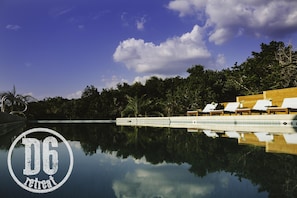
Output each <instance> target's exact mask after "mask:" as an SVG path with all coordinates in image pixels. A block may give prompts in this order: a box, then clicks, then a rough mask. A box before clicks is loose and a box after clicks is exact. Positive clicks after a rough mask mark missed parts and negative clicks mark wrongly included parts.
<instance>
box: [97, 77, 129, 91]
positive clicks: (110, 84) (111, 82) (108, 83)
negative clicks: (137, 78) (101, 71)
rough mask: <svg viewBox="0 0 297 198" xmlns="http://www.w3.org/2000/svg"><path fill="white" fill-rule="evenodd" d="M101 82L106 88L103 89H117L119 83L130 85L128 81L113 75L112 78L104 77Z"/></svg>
mask: <svg viewBox="0 0 297 198" xmlns="http://www.w3.org/2000/svg"><path fill="white" fill-rule="evenodd" d="M101 82H103V84H104V86H102V88H116V87H117V85H118V84H119V83H124V82H126V83H128V80H126V79H124V78H121V77H119V76H116V75H113V76H111V78H105V77H104V76H103V77H102V78H101Z"/></svg>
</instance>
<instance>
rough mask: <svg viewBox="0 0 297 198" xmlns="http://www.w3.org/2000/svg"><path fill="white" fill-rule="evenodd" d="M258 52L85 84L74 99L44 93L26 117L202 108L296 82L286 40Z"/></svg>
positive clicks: (295, 54)
mask: <svg viewBox="0 0 297 198" xmlns="http://www.w3.org/2000/svg"><path fill="white" fill-rule="evenodd" d="M260 47H261V51H260V52H252V53H251V56H250V57H248V58H247V59H246V61H244V62H243V63H241V64H238V63H235V64H234V65H233V66H232V67H230V68H227V69H223V70H220V71H217V70H210V69H205V68H204V66H202V65H194V66H192V67H191V68H189V69H188V70H187V72H188V74H189V75H188V76H187V77H186V78H183V77H179V76H177V77H172V78H166V79H161V78H158V77H151V78H150V79H148V80H147V81H146V82H145V84H141V83H139V82H138V83H134V84H132V85H129V84H127V83H122V84H118V85H117V87H116V88H111V89H103V90H102V91H100V92H99V91H98V90H97V88H96V87H95V86H93V85H88V86H86V88H85V89H84V91H83V94H82V96H81V98H79V99H72V100H69V99H66V98H62V97H54V98H46V99H44V100H42V101H37V102H31V103H29V107H28V110H27V112H26V116H27V117H28V118H29V119H115V118H116V117H121V116H173V115H183V114H185V112H186V111H187V110H195V109H199V108H200V109H201V108H203V107H204V106H205V104H207V103H210V102H213V101H215V102H228V101H235V98H236V96H238V95H248V94H257V93H261V92H262V91H264V90H270V89H278V88H287V87H294V86H297V51H294V50H293V47H292V46H291V45H288V46H286V45H285V44H284V43H283V42H276V41H271V42H270V43H269V44H264V43H262V44H261V45H260Z"/></svg>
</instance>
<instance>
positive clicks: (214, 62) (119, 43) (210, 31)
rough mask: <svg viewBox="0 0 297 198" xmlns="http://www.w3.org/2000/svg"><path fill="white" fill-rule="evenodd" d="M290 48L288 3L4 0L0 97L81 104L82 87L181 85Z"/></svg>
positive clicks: (296, 16) (294, 33) (295, 11)
mask: <svg viewBox="0 0 297 198" xmlns="http://www.w3.org/2000/svg"><path fill="white" fill-rule="evenodd" d="M272 40H276V41H283V42H284V43H285V44H289V43H291V44H293V46H294V50H296V46H297V1H295V0H283V1H279V0H261V1H258V0H242V1H238V0H226V1H223V0H141V1H139V0H43V1H39V0H2V1H1V2H0V71H1V73H0V74H1V77H0V91H9V90H12V88H13V85H15V86H16V89H17V92H18V93H20V94H31V95H32V96H34V97H36V98H38V99H43V98H45V97H55V96H62V97H67V98H73V97H80V94H81V92H82V91H83V89H84V88H85V87H86V86H87V85H94V86H95V87H97V88H98V89H99V91H100V90H101V89H102V88H111V87H115V86H116V84H117V83H122V82H127V83H129V84H131V83H133V82H135V81H141V82H144V81H145V79H147V78H149V77H150V76H152V75H155V76H159V77H171V76H175V75H179V76H186V75H187V73H186V70H187V68H190V67H191V66H192V65H196V64H202V65H204V66H205V67H206V68H209V69H218V70H220V69H222V68H227V67H231V66H233V65H234V63H235V62H238V63H242V62H243V61H245V60H246V58H247V57H249V56H250V55H251V52H252V51H259V50H260V44H261V43H269V42H270V41H272Z"/></svg>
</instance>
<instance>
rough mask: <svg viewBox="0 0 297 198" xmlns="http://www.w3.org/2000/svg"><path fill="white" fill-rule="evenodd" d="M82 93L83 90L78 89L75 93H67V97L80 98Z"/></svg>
mask: <svg viewBox="0 0 297 198" xmlns="http://www.w3.org/2000/svg"><path fill="white" fill-rule="evenodd" d="M81 94H82V91H81V90H80V91H76V92H75V93H72V94H69V95H67V97H66V98H68V99H75V98H80V97H81Z"/></svg>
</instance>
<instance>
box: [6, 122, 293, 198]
mask: <svg viewBox="0 0 297 198" xmlns="http://www.w3.org/2000/svg"><path fill="white" fill-rule="evenodd" d="M34 127H45V128H50V129H53V130H55V131H57V132H59V133H60V134H61V135H63V137H64V138H66V139H67V141H68V142H69V144H70V146H71V148H72V151H73V157H74V167H73V171H72V173H71V176H70V177H69V179H68V180H67V182H66V183H65V184H64V185H63V186H62V187H60V188H59V189H57V190H55V191H53V192H49V193H46V194H34V193H31V192H27V191H26V190H24V189H22V188H21V187H19V186H18V185H17V184H16V183H15V182H14V181H13V179H12V178H11V176H10V174H9V172H8V167H7V153H8V150H9V147H10V145H11V143H12V141H13V140H14V138H16V137H17V136H18V134H21V133H22V132H23V131H25V130H27V129H31V128H34ZM0 146H1V147H0V149H1V150H0V195H1V197H22V198H25V197H55V198H58V197H89V198H91V197H150V198H151V197H155V198H161V197H241V198H243V197H294V195H296V194H295V193H297V187H296V186H297V179H296V178H297V166H296V164H297V155H292V154H278V153H266V152H265V148H264V147H258V146H253V145H248V144H247V145H246V144H244V145H239V144H238V142H237V140H236V139H230V138H209V137H207V136H206V135H205V134H204V133H199V132H197V133H189V132H188V131H187V129H169V128H150V127H137V128H136V127H120V126H116V125H115V124H34V125H33V124H31V125H28V126H24V127H20V128H17V129H14V131H10V132H9V133H7V134H4V135H3V134H2V135H1V138H0ZM64 154H65V155H66V153H64ZM64 154H63V152H61V153H60V154H59V155H60V156H59V163H60V162H61V165H60V166H63V155H64ZM18 155H20V154H18V153H17V152H16V154H15V155H14V158H20V160H19V161H17V165H16V166H19V167H22V166H24V163H23V159H22V158H21V157H18ZM62 168H63V167H62Z"/></svg>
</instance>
